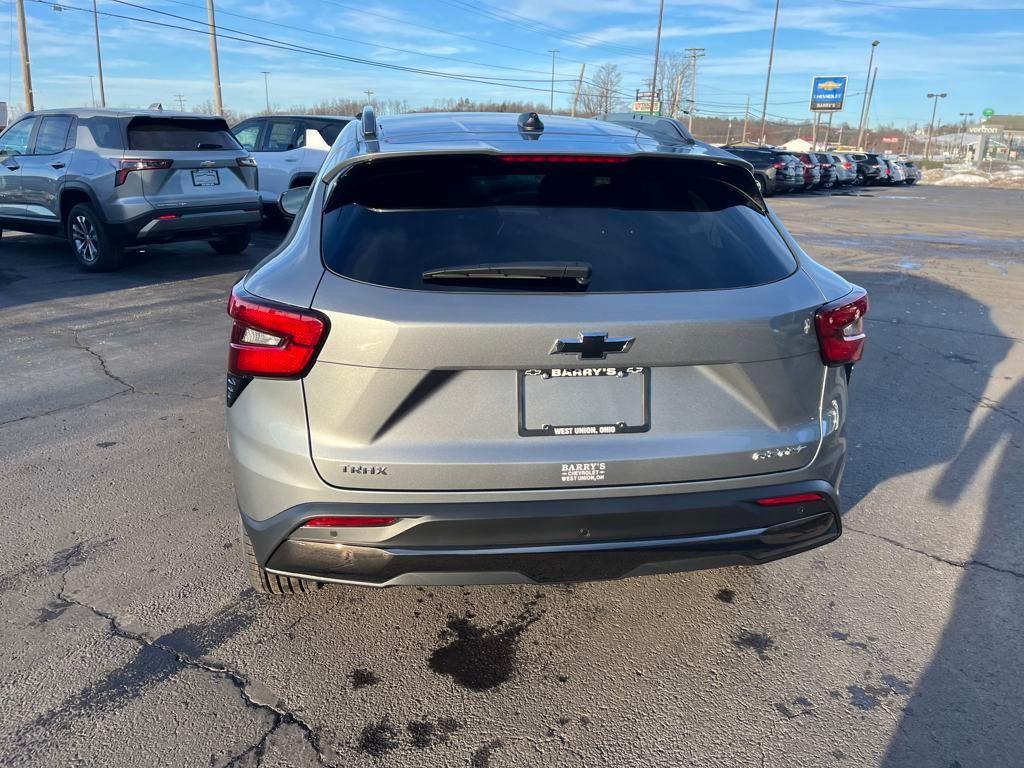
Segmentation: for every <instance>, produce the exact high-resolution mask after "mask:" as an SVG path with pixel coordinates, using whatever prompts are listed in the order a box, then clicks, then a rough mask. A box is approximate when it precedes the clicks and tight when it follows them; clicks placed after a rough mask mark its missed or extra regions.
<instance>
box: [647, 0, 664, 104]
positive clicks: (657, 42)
mask: <svg viewBox="0 0 1024 768" xmlns="http://www.w3.org/2000/svg"><path fill="white" fill-rule="evenodd" d="M664 18H665V0H661V2H660V3H659V4H658V35H657V37H655V38H654V73H653V74H652V75H651V109H650V113H651V114H652V115H653V114H654V95H655V92H656V91H657V89H658V57H659V56H660V55H661V22H662V20H663V19H664Z"/></svg>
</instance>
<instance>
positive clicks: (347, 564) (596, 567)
mask: <svg viewBox="0 0 1024 768" xmlns="http://www.w3.org/2000/svg"><path fill="white" fill-rule="evenodd" d="M841 531H842V524H841V522H840V518H839V514H838V512H837V511H836V510H835V509H830V510H828V511H825V512H818V513H816V514H811V515H809V516H806V517H800V518H797V519H795V520H791V521H788V522H785V523H779V524H776V525H772V526H770V527H767V528H760V529H753V530H743V531H732V532H727V533H717V534H709V535H698V536H683V537H676V538H670V539H641V540H633V541H612V542H594V543H587V544H569V545H550V546H526V547H489V548H487V547H485V548H461V547H458V548H439V547H417V548H397V547H375V546H358V545H351V544H335V543H329V542H318V541H304V540H293V539H289V540H286V541H284V542H283V543H282V544H281V545H280V546H279V547H278V548H277V550H276V551H275V552H274V554H273V555H272V556H271V558H270V560H269V562H268V563H267V566H266V567H267V569H268V570H271V571H273V572H276V573H280V574H287V575H292V576H300V577H306V578H313V579H318V580H322V581H336V582H343V583H350V584H361V585H366V586H393V585H397V584H488V583H517V582H518V583H547V582H571V581H590V580H603V579H619V578H624V577H628V576H639V575H645V574H653V573H672V572H679V571H689V570H698V569H702V568H716V567H721V566H726V565H742V564H748V565H756V564H760V563H766V562H770V561H772V560H777V559H779V558H782V557H788V556H790V555H794V554H797V553H799V552H803V551H806V550H808V549H812V548H814V547H818V546H821V545H823V544H827V543H829V542H831V541H834V540H835V539H837V538H838V537H839V535H840V533H841Z"/></svg>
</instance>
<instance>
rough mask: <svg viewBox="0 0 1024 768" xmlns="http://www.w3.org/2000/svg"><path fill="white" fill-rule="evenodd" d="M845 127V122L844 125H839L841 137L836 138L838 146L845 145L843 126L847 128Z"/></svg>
mask: <svg viewBox="0 0 1024 768" xmlns="http://www.w3.org/2000/svg"><path fill="white" fill-rule="evenodd" d="M845 127H846V123H843V124H842V125H840V126H839V137H838V138H837V139H836V146H837V147H841V146H843V128H845Z"/></svg>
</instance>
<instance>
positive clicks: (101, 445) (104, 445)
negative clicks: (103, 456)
mask: <svg viewBox="0 0 1024 768" xmlns="http://www.w3.org/2000/svg"><path fill="white" fill-rule="evenodd" d="M112 445H117V441H116V440H109V441H106V442H103V443H96V447H97V448H109V447H110V446H112Z"/></svg>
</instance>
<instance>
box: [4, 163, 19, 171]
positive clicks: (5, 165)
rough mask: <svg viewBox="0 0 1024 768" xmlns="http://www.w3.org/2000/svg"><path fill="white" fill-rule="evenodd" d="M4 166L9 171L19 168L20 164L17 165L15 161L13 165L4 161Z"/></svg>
mask: <svg viewBox="0 0 1024 768" xmlns="http://www.w3.org/2000/svg"><path fill="white" fill-rule="evenodd" d="M4 167H5V168H6V169H7V170H9V171H16V170H18V169H19V168H21V166H20V165H18V164H17V163H15V164H14V165H7V163H4Z"/></svg>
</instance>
